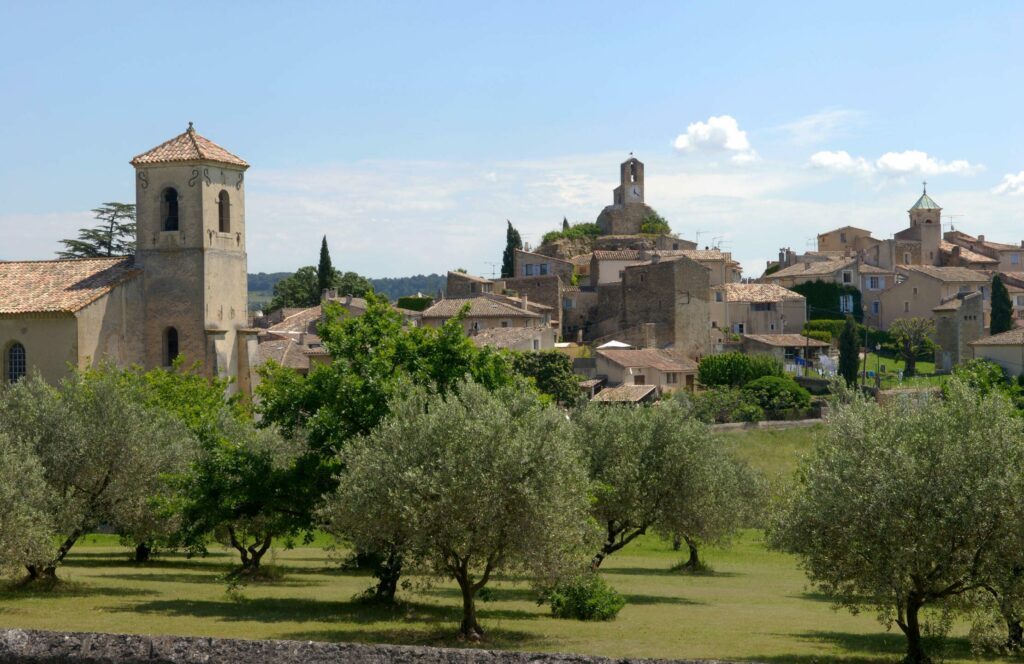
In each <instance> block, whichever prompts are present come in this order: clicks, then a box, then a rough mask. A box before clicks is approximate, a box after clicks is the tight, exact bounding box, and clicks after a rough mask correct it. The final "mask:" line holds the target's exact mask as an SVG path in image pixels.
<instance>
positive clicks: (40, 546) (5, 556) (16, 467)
mask: <svg viewBox="0 0 1024 664" xmlns="http://www.w3.org/2000/svg"><path fill="white" fill-rule="evenodd" d="M50 500H51V496H50V494H49V493H48V492H47V489H46V481H45V479H44V478H43V468H42V465H41V464H40V463H39V460H38V459H37V458H36V456H35V452H34V451H33V450H32V449H31V447H29V446H28V445H25V444H22V443H20V442H18V441H14V440H11V438H10V437H9V436H7V435H6V434H4V433H0V505H3V509H0V572H3V573H13V572H15V571H16V570H18V569H24V568H23V565H24V564H25V561H31V560H41V559H43V558H45V557H46V556H47V555H48V549H49V546H50V542H49V539H50V534H51V533H52V532H53V526H52V522H51V519H50V512H49V503H50Z"/></svg>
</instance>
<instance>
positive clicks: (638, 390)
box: [591, 385, 658, 403]
mask: <svg viewBox="0 0 1024 664" xmlns="http://www.w3.org/2000/svg"><path fill="white" fill-rule="evenodd" d="M656 389H658V388H657V387H656V386H654V385H619V386H618V387H611V388H608V389H606V390H601V391H600V392H598V393H597V394H595V395H594V398H592V399H591V401H625V402H628V403H636V402H637V401H642V400H643V399H644V398H646V397H647V396H649V395H650V393H651V392H653V391H654V390H656Z"/></svg>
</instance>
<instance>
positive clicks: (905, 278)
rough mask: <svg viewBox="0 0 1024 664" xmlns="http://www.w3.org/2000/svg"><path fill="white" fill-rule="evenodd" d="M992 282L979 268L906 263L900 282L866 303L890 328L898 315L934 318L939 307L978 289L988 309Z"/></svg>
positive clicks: (886, 326)
mask: <svg viewBox="0 0 1024 664" xmlns="http://www.w3.org/2000/svg"><path fill="white" fill-rule="evenodd" d="M989 284H990V280H989V276H988V275H987V274H985V273H984V272H979V271H977V270H969V269H967V268H963V267H933V266H924V265H905V266H900V268H899V277H898V279H897V283H896V285H894V286H892V287H891V288H888V289H886V290H884V291H882V293H880V294H879V295H878V297H877V298H875V299H872V300H871V302H870V303H868V304H867V305H866V306H868V307H869V311H871V312H872V314H875V315H876V316H877V319H878V320H879V322H880V325H879V327H881V329H883V330H887V329H889V326H890V325H891V324H892V322H893V321H894V320H896V319H898V318H930V317H931V316H932V313H933V311H934V309H935V307H937V306H939V305H941V304H942V303H944V302H949V301H950V300H952V299H953V298H956V297H957V296H963V295H965V294H967V293H971V292H974V291H977V292H979V293H981V294H982V299H983V301H984V304H983V306H984V308H985V310H986V311H987V310H988V307H989V298H990V293H989V292H988V291H989ZM876 302H877V308H878V311H877V313H875V307H876V304H875V303H876Z"/></svg>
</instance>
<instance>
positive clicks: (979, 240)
mask: <svg viewBox="0 0 1024 664" xmlns="http://www.w3.org/2000/svg"><path fill="white" fill-rule="evenodd" d="M978 242H979V243H981V244H985V236H984V235H979V236H978Z"/></svg>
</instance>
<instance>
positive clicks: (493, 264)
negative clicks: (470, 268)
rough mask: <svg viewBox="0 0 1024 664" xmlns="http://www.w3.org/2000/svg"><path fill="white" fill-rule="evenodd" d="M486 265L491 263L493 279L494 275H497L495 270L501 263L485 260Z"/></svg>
mask: <svg viewBox="0 0 1024 664" xmlns="http://www.w3.org/2000/svg"><path fill="white" fill-rule="evenodd" d="M484 265H490V266H491V279H493V278H494V276H495V275H494V270H495V268H496V267H498V265H499V264H498V263H492V262H491V261H484Z"/></svg>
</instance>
